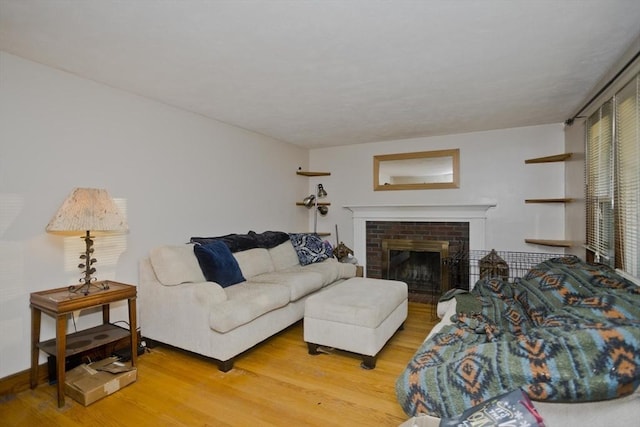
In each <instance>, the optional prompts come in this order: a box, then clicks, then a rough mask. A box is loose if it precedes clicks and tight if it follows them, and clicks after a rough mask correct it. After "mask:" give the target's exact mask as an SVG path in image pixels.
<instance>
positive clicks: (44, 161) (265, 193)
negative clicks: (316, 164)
mask: <svg viewBox="0 0 640 427" xmlns="http://www.w3.org/2000/svg"><path fill="white" fill-rule="evenodd" d="M307 165H308V151H307V150H304V149H301V148H298V147H294V146H292V145H289V144H285V143H282V142H279V141H275V140H273V139H270V138H267V137H264V136H261V135H257V134H255V133H251V132H248V131H244V130H242V129H238V128H235V127H233V126H229V125H226V124H223V123H220V122H217V121H214V120H210V119H207V118H204V117H202V116H199V115H196V114H192V113H189V112H186V111H182V110H178V109H175V108H173V107H170V106H167V105H164V104H160V103H158V102H155V101H152V100H149V99H145V98H141V97H138V96H135V95H132V94H128V93H125V92H122V91H119V90H115V89H112V88H109V87H107V86H104V85H101V84H97V83H95V82H92V81H88V80H84V79H81V78H78V77H76V76H73V75H71V74H68V73H65V72H62V71H58V70H55V69H52V68H48V67H45V66H42V65H39V64H36V63H33V62H30V61H26V60H24V59H21V58H18V57H16V56H13V55H10V54H7V53H4V52H0V378H2V377H5V376H7V375H10V374H13V373H16V372H19V371H22V370H25V369H28V367H29V360H30V358H29V354H30V312H29V294H30V293H31V292H34V291H38V290H43V289H49V288H54V287H61V286H66V285H69V284H75V283H77V281H78V278H79V277H80V271H79V270H78V269H77V267H76V266H77V256H78V255H79V251H78V250H77V248H76V247H78V245H79V248H82V241H81V240H80V239H78V238H76V237H73V238H70V239H69V238H67V239H65V238H63V237H60V236H56V235H51V234H47V233H46V232H45V226H46V225H47V223H48V222H49V220H50V219H51V217H52V216H53V215H54V213H55V212H56V210H57V209H58V207H59V206H60V205H61V204H62V201H63V200H64V198H65V197H67V195H68V194H69V193H70V192H71V190H72V189H73V188H74V187H99V188H106V189H108V190H109V192H110V194H111V195H112V196H113V197H114V198H116V199H117V200H118V201H119V202H121V203H122V204H123V205H126V210H127V216H128V222H129V228H130V232H129V233H128V235H127V236H126V237H125V238H123V239H121V242H122V243H123V244H124V246H123V248H121V249H118V248H117V247H115V246H114V247H112V248H106V249H111V250H119V251H120V252H122V253H121V254H120V252H118V253H116V254H115V257H113V256H111V257H109V256H107V253H106V251H104V250H103V252H102V255H103V256H101V252H100V250H101V249H100V245H101V244H102V245H103V246H104V243H105V242H106V241H107V240H105V239H102V240H101V239H100V238H98V239H96V246H97V250H96V257H97V259H98V263H97V264H96V268H97V270H98V271H97V277H98V278H99V279H110V280H118V281H121V282H126V283H132V284H135V283H136V282H137V278H138V272H137V268H138V267H137V263H138V260H139V259H140V258H141V257H143V256H145V255H146V254H147V253H148V252H149V249H150V248H152V247H153V246H155V245H158V244H162V243H172V244H180V243H183V242H186V241H187V240H188V239H189V237H190V236H192V235H219V234H225V233H230V232H237V233H242V232H247V231H248V230H255V231H258V232H260V231H264V230H285V231H289V230H290V231H298V230H301V229H305V228H306V221H307V219H308V213H307V212H306V210H305V211H302V210H300V209H297V208H296V207H295V202H296V201H298V200H301V199H302V197H304V195H306V194H307V192H308V188H309V187H308V185H309V183H308V182H307V181H306V180H304V179H301V178H300V177H297V176H296V175H295V171H296V169H297V168H298V167H299V166H301V167H303V168H305V169H306V167H307ZM107 246H108V245H107ZM116 246H117V245H116ZM118 254H120V255H119V256H118ZM65 257H66V258H65ZM110 258H112V259H113V261H111V262H110V261H109V259H110ZM138 304H139V305H141V304H144V301H138ZM168 315H170V314H168ZM126 318H127V316H126V304H124V303H122V304H117V306H116V307H115V310H112V319H113V320H119V319H126ZM99 321H100V319H99V316H98V314H97V313H89V314H85V315H82V316H81V318H80V319H79V322H78V328H79V329H82V328H84V327H87V326H92V325H93V324H96V323H99ZM141 326H142V328H143V333H144V325H141ZM53 336H54V325H53V321H52V319H50V318H49V316H46V315H44V316H43V326H42V337H43V339H44V338H52V337H53ZM41 360H42V361H44V360H45V359H44V358H41Z"/></svg>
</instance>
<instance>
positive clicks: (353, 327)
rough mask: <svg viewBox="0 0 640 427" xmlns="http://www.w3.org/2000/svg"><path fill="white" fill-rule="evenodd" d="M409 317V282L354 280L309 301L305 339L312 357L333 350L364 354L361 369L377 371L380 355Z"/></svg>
mask: <svg viewBox="0 0 640 427" xmlns="http://www.w3.org/2000/svg"><path fill="white" fill-rule="evenodd" d="M406 318H407V284H406V283H404V282H398V281H395V280H381V279H367V278H362V277H354V278H352V279H348V280H345V281H344V282H342V283H339V284H337V285H335V286H332V287H331V288H329V289H327V290H324V291H321V292H319V293H316V294H314V295H312V296H310V297H309V298H308V299H307V301H306V302H305V308H304V340H305V342H306V343H307V345H308V346H309V354H318V353H319V352H318V347H319V346H326V347H333V348H337V349H340V350H345V351H349V352H352V353H358V354H361V355H362V356H363V363H362V364H361V366H362V367H363V368H366V369H373V368H375V367H376V356H377V354H378V352H379V351H380V350H381V349H382V347H384V345H385V344H386V342H387V341H388V340H389V338H391V337H392V336H393V334H394V333H395V332H396V330H398V329H399V328H401V326H402V324H403V323H404V321H405V319H406Z"/></svg>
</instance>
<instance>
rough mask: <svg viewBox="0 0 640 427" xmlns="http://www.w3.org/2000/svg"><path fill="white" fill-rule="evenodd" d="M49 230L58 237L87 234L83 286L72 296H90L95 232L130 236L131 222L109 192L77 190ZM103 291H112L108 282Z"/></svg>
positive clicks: (86, 189)
mask: <svg viewBox="0 0 640 427" xmlns="http://www.w3.org/2000/svg"><path fill="white" fill-rule="evenodd" d="M46 230H47V231H48V232H54V233H64V234H76V233H79V232H84V236H82V238H83V239H84V241H85V245H86V249H85V252H84V253H83V254H81V255H80V264H78V268H80V269H81V270H83V271H84V277H82V278H80V283H82V285H78V286H70V287H69V290H70V291H71V292H82V293H83V294H85V295H88V294H89V289H90V288H91V284H92V283H93V282H95V281H96V278H95V277H92V276H91V275H92V274H94V273H95V272H96V269H95V267H93V264H94V263H96V259H95V258H94V257H93V251H94V249H93V237H94V236H92V235H91V232H92V231H93V232H126V231H127V230H128V226H127V220H126V219H125V218H124V216H123V215H122V213H120V210H119V209H118V206H116V203H115V202H114V201H113V199H112V198H111V196H109V193H108V192H107V190H103V189H98V188H76V189H74V190H73V192H72V193H71V195H69V197H67V199H66V200H65V201H64V203H63V204H62V206H61V207H60V209H58V212H56V214H55V215H54V217H53V218H52V219H51V221H49V224H48V225H47V228H46ZM102 287H103V288H104V289H108V284H107V283H106V282H105V283H104V284H103V285H102Z"/></svg>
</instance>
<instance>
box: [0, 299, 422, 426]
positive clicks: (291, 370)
mask: <svg viewBox="0 0 640 427" xmlns="http://www.w3.org/2000/svg"><path fill="white" fill-rule="evenodd" d="M434 324H435V320H434V319H433V317H432V306H431V305H428V304H421V303H409V316H408V319H407V321H406V323H405V328H404V329H403V330H401V331H399V332H397V333H396V335H394V336H393V337H392V338H391V340H390V341H389V342H388V343H387V345H386V346H385V348H384V349H383V350H382V351H381V353H380V354H379V356H378V363H377V366H376V368H375V369H374V370H364V369H362V368H360V358H358V356H356V355H354V354H350V353H346V352H342V351H339V350H331V351H330V352H329V353H328V354H320V355H317V356H311V355H309V354H308V353H307V347H306V344H305V343H304V342H303V335H302V322H299V323H297V324H295V325H293V326H292V327H290V328H288V329H286V330H285V331H283V332H282V333H280V334H278V335H276V336H275V337H273V338H271V339H269V340H267V341H265V342H264V343H262V344H260V345H258V346H257V347H256V348H254V349H252V350H250V351H248V352H247V353H245V354H243V355H241V356H240V357H239V358H238V359H237V361H236V364H235V367H234V369H233V370H231V371H229V372H227V373H222V372H220V371H218V369H217V366H216V365H215V364H213V363H212V362H211V361H209V360H206V359H203V358H201V357H197V356H194V355H191V354H187V353H185V352H182V351H178V350H175V349H172V348H168V347H163V346H159V347H156V348H154V349H152V350H151V352H150V353H147V354H145V355H143V356H141V357H140V358H139V359H138V362H139V363H138V380H137V381H136V382H135V383H133V384H131V385H130V386H128V387H126V388H124V389H122V390H120V391H118V392H116V393H115V394H113V395H111V396H108V397H106V398H105V399H102V400H100V401H98V402H96V403H94V404H92V405H90V406H89V407H86V408H85V407H84V406H82V405H80V404H79V403H77V402H75V401H73V400H72V399H71V398H69V397H67V399H66V404H65V406H64V407H62V408H58V407H57V405H56V399H55V390H56V389H55V387H54V386H50V385H41V386H39V387H38V388H36V389H35V390H27V391H24V392H20V393H18V394H15V395H9V396H4V397H2V398H0V425H2V426H53V425H55V426H89V425H90V426H150V425H153V426H397V425H399V424H401V423H402V422H403V421H405V420H406V419H407V417H406V415H405V414H404V413H403V411H402V409H401V407H400V405H399V404H398V403H397V401H396V397H395V381H396V378H397V377H398V375H399V374H400V372H401V371H402V370H403V369H404V367H405V366H406V364H407V362H408V361H409V359H410V358H411V356H412V355H413V353H414V352H415V350H416V349H417V348H418V346H419V345H420V343H421V342H422V341H423V340H424V338H425V337H426V335H427V333H428V332H429V330H430V329H431V327H432V326H433V325H434ZM143 333H144V331H143Z"/></svg>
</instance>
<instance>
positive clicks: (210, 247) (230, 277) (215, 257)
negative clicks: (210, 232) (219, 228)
mask: <svg viewBox="0 0 640 427" xmlns="http://www.w3.org/2000/svg"><path fill="white" fill-rule="evenodd" d="M194 252H195V254H196V257H197V258H198V263H199V264H200V268H202V272H203V273H204V277H206V279H207V280H208V281H210V282H216V283H217V284H219V285H220V286H222V287H227V286H231V285H235V284H236V283H240V282H243V281H244V277H242V272H241V271H240V266H239V265H238V261H236V259H235V258H234V257H233V254H232V253H231V251H230V250H229V248H228V247H227V245H225V244H224V243H223V242H220V241H214V242H211V243H209V244H206V245H196V246H195V247H194Z"/></svg>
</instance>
